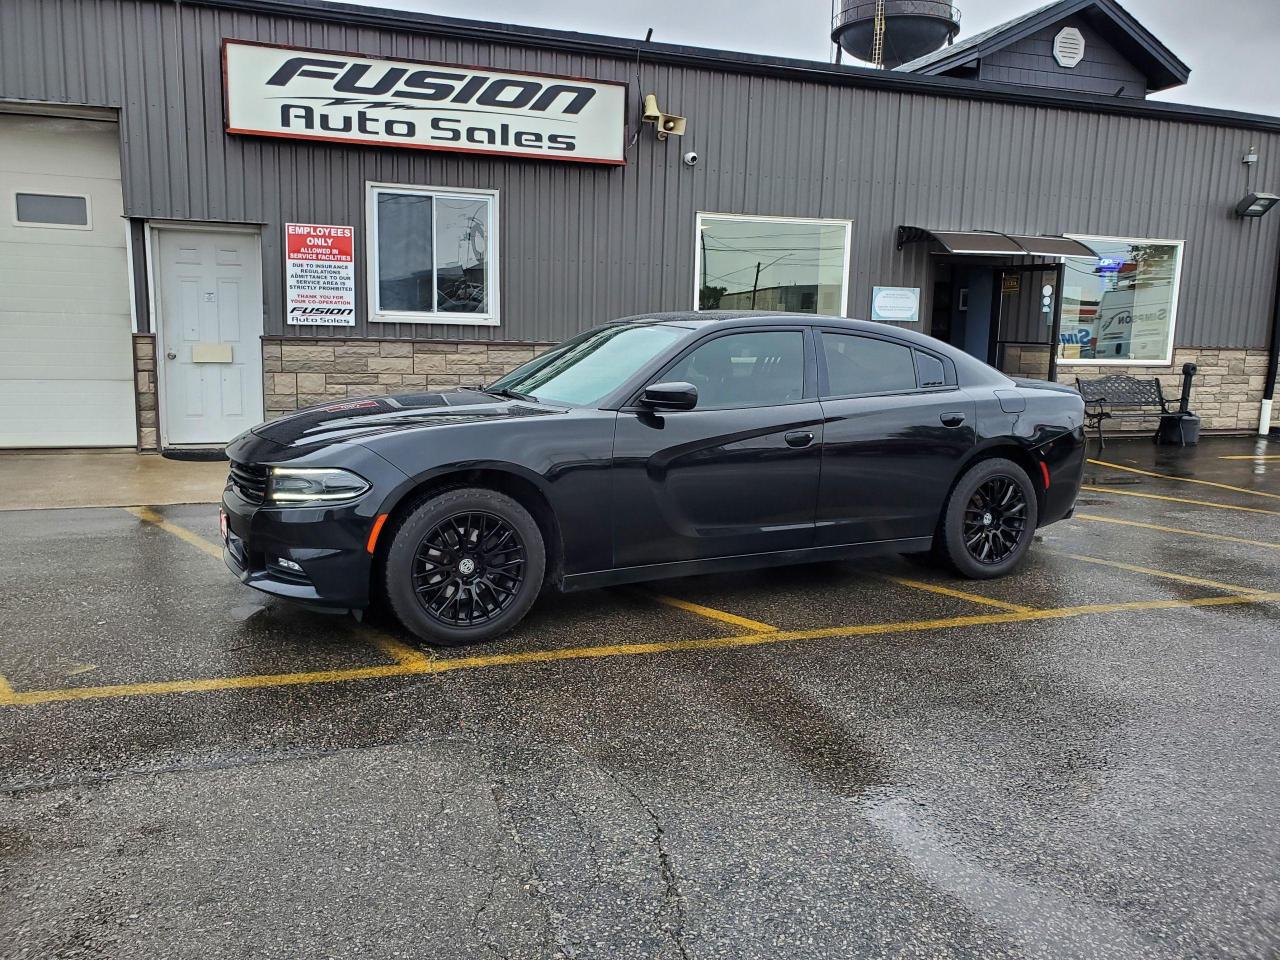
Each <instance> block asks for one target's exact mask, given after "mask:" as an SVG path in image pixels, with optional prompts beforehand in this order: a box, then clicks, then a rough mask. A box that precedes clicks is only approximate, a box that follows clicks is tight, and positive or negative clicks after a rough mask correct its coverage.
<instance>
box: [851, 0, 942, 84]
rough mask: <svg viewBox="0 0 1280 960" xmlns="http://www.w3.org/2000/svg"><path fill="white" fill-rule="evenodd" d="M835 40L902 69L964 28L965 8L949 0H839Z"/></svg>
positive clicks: (878, 63)
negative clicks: (961, 20)
mask: <svg viewBox="0 0 1280 960" xmlns="http://www.w3.org/2000/svg"><path fill="white" fill-rule="evenodd" d="M833 7H835V10H834V13H833V16H832V18H831V41H832V43H836V44H839V45H840V48H841V49H842V50H844V51H845V52H846V53H848V54H849V55H850V56H852V57H856V58H857V59H859V60H864V61H866V62H868V63H874V64H875V65H876V66H878V67H886V68H889V69H892V68H894V67H899V66H901V65H902V64H904V63H907V62H908V61H911V60H914V59H916V58H917V57H923V56H924V55H925V54H926V53H932V52H933V51H934V50H937V49H938V48H939V47H941V46H942V45H943V44H944V43H950V42H951V41H952V40H954V39H955V36H956V34H957V33H959V32H960V11H959V10H957V9H956V8H955V5H954V4H952V3H949V2H947V0H835V3H834V4H833Z"/></svg>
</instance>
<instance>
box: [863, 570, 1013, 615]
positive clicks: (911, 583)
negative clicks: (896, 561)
mask: <svg viewBox="0 0 1280 960" xmlns="http://www.w3.org/2000/svg"><path fill="white" fill-rule="evenodd" d="M884 579H885V580H890V581H892V582H893V583H897V584H901V585H902V586H904V587H911V588H912V589H913V590H926V591H928V592H929V593H936V594H938V595H939V596H943V597H955V598H956V599H958V600H968V601H969V602H970V603H980V604H982V605H983V606H985V607H998V608H999V609H1001V610H1016V611H1018V612H1019V613H1021V612H1024V611H1027V610H1033V609H1035V608H1034V607H1024V606H1022V604H1019V603H1005V601H1003V600H993V599H992V598H991V597H983V596H979V595H978V594H976V593H965V592H964V591H963V590H953V589H952V588H951V587H943V586H940V585H938V584H936V583H925V582H924V581H923V580H910V579H908V578H906V577H893V576H888V575H885V577H884Z"/></svg>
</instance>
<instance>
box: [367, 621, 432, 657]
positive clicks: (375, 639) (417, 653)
mask: <svg viewBox="0 0 1280 960" xmlns="http://www.w3.org/2000/svg"><path fill="white" fill-rule="evenodd" d="M357 632H358V633H359V634H360V636H361V637H363V638H364V639H365V640H367V641H368V642H369V643H370V644H371V645H372V646H375V647H377V648H378V649H379V650H381V651H382V652H383V653H384V654H386V655H387V656H388V657H390V658H391V659H392V660H394V661H395V662H396V663H398V664H401V665H402V666H403V665H407V664H413V663H427V662H429V661H430V660H431V657H430V656H428V655H427V654H426V653H424V652H423V651H421V650H419V649H417V648H416V647H411V646H409V644H407V643H404V642H402V641H400V640H397V639H396V638H395V637H393V636H391V634H389V633H383V632H382V631H381V630H374V629H373V628H372V627H366V626H363V625H361V628H360V629H359V630H358V631H357Z"/></svg>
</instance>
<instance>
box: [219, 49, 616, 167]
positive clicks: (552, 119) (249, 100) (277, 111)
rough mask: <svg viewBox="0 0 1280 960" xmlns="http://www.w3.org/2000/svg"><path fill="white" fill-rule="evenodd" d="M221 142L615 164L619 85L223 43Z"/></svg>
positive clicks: (318, 51)
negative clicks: (245, 137) (331, 144)
mask: <svg viewBox="0 0 1280 960" xmlns="http://www.w3.org/2000/svg"><path fill="white" fill-rule="evenodd" d="M222 59H223V82H224V85H225V93H226V110H227V117H226V125H227V132H228V133H243V134H255V135H259V136H266V137H288V138H295V139H303V140H335V141H339V142H350V143H361V144H373V145H375V146H384V147H412V148H417V149H421V150H458V151H463V152H467V153H491V154H503V155H508V156H523V157H541V158H544V159H547V160H577V161H582V162H587V163H614V164H620V163H623V162H625V161H624V157H623V140H624V134H625V117H626V89H627V88H626V85H625V84H621V83H613V82H604V81H598V80H579V79H575V78H570V77H556V76H548V75H543V74H532V73H510V72H506V71H501V70H481V69H478V68H476V67H463V66H458V65H456V64H435V63H418V62H414V61H408V60H381V59H371V58H369V57H358V56H354V55H351V54H345V53H332V52H327V51H320V50H307V49H301V48H297V47H278V46H267V45H264V44H257V43H249V42H246V41H241V40H227V41H224V43H223V47H222Z"/></svg>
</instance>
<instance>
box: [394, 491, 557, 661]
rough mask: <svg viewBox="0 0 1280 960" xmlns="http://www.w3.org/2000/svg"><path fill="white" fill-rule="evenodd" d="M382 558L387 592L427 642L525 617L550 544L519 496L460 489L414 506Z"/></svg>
mask: <svg viewBox="0 0 1280 960" xmlns="http://www.w3.org/2000/svg"><path fill="white" fill-rule="evenodd" d="M390 544H391V545H390V547H389V548H388V549H387V555H386V558H385V561H384V563H383V577H384V582H385V585H386V597H387V600H388V601H389V602H390V604H391V609H392V610H393V611H395V615H396V617H397V619H399V621H400V622H401V623H402V624H404V627H405V629H407V630H408V631H409V632H410V633H413V634H415V635H416V636H418V637H420V638H421V639H423V640H425V641H427V642H428V643H433V644H439V645H442V646H449V647H453V646H461V645H463V644H467V643H478V642H480V641H483V640H490V639H492V638H493V637H496V636H498V635H499V634H501V633H503V632H505V631H507V630H510V629H511V628H512V627H514V626H515V625H516V624H517V623H519V622H520V621H521V620H522V619H523V618H524V615H525V614H526V613H528V612H529V608H530V607H532V606H533V602H534V601H535V600H537V599H538V594H539V593H541V591H542V586H543V579H544V576H545V573H546V568H547V554H546V548H545V546H544V545H543V539H542V530H541V528H539V526H538V523H537V521H535V520H534V519H533V517H532V515H531V514H530V513H529V511H528V510H526V509H525V508H524V507H523V506H522V505H521V504H520V503H519V502H518V501H517V500H515V499H514V498H513V497H510V496H508V495H507V494H505V493H499V492H498V491H497V490H490V489H487V488H484V487H455V488H453V489H450V490H445V491H443V492H441V493H436V494H433V495H431V496H428V497H425V498H423V499H422V500H420V501H419V502H418V503H417V504H415V505H413V506H412V507H410V508H409V510H408V511H407V512H406V513H405V515H404V516H403V518H401V519H400V520H399V521H398V522H397V524H396V526H395V532H394V533H393V534H392V535H391V538H390Z"/></svg>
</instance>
